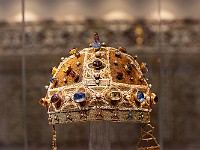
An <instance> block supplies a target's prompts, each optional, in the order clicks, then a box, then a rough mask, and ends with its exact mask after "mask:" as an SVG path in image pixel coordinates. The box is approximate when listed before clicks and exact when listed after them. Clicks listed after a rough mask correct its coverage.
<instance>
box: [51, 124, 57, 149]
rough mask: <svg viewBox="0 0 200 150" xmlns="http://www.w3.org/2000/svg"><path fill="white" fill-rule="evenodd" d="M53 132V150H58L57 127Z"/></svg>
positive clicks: (53, 127) (53, 128)
mask: <svg viewBox="0 0 200 150" xmlns="http://www.w3.org/2000/svg"><path fill="white" fill-rule="evenodd" d="M52 130H53V137H52V150H57V144H56V127H55V125H53V126H52Z"/></svg>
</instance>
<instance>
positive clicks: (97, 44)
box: [92, 42, 101, 48]
mask: <svg viewBox="0 0 200 150" xmlns="http://www.w3.org/2000/svg"><path fill="white" fill-rule="evenodd" d="M92 46H93V47H94V48H99V47H100V46H101V44H100V43H99V42H94V43H93V45H92Z"/></svg>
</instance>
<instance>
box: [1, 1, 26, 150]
mask: <svg viewBox="0 0 200 150" xmlns="http://www.w3.org/2000/svg"><path fill="white" fill-rule="evenodd" d="M20 14H21V0H15V1H7V0H0V95H1V98H0V103H1V105H0V119H1V125H0V131H1V134H0V143H1V144H0V149H10V150H17V149H23V148H24V109H23V101H22V73H21V72H22V60H21V58H22V57H21V53H22V45H21V37H22V24H21V22H20V21H18V20H17V18H18V15H20Z"/></svg>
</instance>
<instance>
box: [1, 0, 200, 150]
mask: <svg viewBox="0 0 200 150" xmlns="http://www.w3.org/2000/svg"><path fill="white" fill-rule="evenodd" d="M23 2H25V11H24V13H23V11H22V10H23V9H22V4H23ZM199 8H200V1H199V0H190V1H188V0H101V1H100V0H96V1H94V0H56V1H55V0H25V1H22V0H0V94H1V96H0V104H1V105H0V122H1V123H0V149H1V150H18V149H19V150H21V149H30V150H35V149H38V150H43V149H50V148H51V126H49V125H48V120H47V114H46V110H45V109H44V108H43V107H41V106H40V105H39V103H38V101H39V99H40V98H41V97H44V96H45V93H46V90H45V88H44V86H45V85H48V84H49V79H50V78H51V73H50V70H51V67H53V66H57V65H58V64H59V62H60V58H61V57H62V56H68V55H69V53H68V52H69V50H70V49H71V48H73V47H78V48H79V49H81V48H84V47H88V44H89V43H91V42H92V41H93V33H94V32H96V31H97V32H98V33H99V35H100V40H101V41H105V42H106V43H107V45H108V46H113V47H117V46H123V47H126V49H127V50H128V53H129V54H132V55H133V54H137V55H138V62H139V63H141V62H142V61H145V62H147V64H148V66H149V68H150V72H149V74H148V75H147V77H148V78H149V83H152V85H153V91H155V93H157V95H158V96H159V103H158V104H157V105H154V106H153V112H152V113H151V122H152V124H153V126H155V129H156V130H155V135H156V137H157V138H158V140H159V142H160V144H161V147H162V149H166V150H179V149H181V150H199V149H200V144H199V141H200V123H199V120H200V86H199V85H200V49H199V47H200V11H199ZM23 15H25V20H24V21H25V22H24V23H23V21H22V16H23ZM109 125H110V129H109V130H107V131H110V135H111V142H110V143H111V147H112V149H115V150H118V149H119V150H121V149H127V150H132V149H134V147H135V146H136V143H137V141H138V139H139V136H140V124H130V123H110V124H109ZM103 127H104V125H102V128H103ZM90 132H91V127H90V125H89V123H76V124H70V125H61V126H60V127H58V145H59V149H69V150H71V149H76V150H77V149H81V150H83V149H89V146H88V145H89V144H88V143H89V141H90V140H91V139H90ZM93 132H94V131H93ZM96 132H97V131H96ZM101 132H102V133H101V134H102V136H103V135H104V134H105V133H104V131H101ZM106 136H107V135H106ZM97 139H98V138H97Z"/></svg>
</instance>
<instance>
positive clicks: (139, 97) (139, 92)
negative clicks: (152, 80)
mask: <svg viewBox="0 0 200 150" xmlns="http://www.w3.org/2000/svg"><path fill="white" fill-rule="evenodd" d="M137 99H138V100H139V101H140V102H144V100H145V99H144V94H143V93H142V92H141V91H138V92H137Z"/></svg>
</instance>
